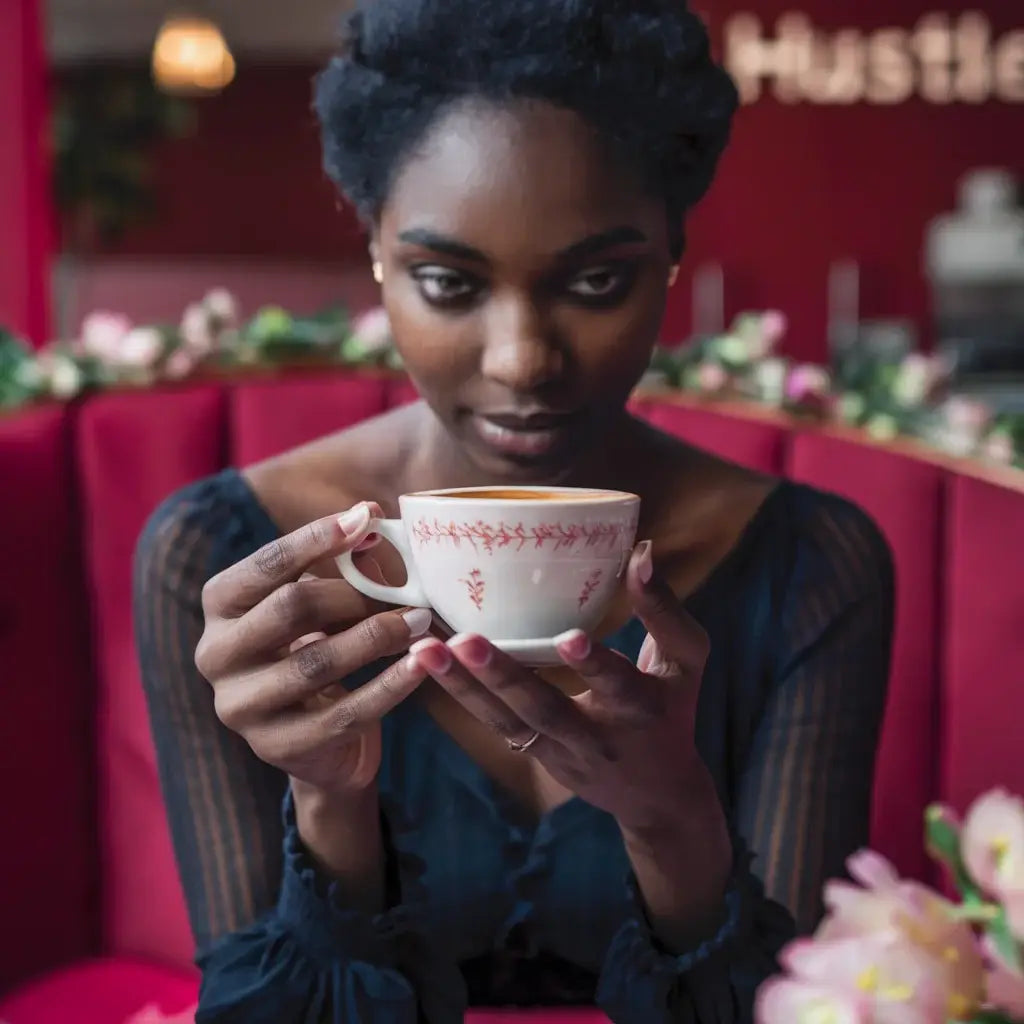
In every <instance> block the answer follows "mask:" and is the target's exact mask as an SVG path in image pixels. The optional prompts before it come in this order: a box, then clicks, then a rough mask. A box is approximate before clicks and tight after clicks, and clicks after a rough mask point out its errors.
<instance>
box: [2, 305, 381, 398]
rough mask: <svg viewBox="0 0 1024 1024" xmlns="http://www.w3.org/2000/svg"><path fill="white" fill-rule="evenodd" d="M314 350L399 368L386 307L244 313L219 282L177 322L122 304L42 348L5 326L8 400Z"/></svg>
mask: <svg viewBox="0 0 1024 1024" xmlns="http://www.w3.org/2000/svg"><path fill="white" fill-rule="evenodd" d="M310 360H314V361H316V362H317V363H328V364H330V363H336V364H338V365H341V366H383V367H388V368H391V369H395V370H398V369H401V360H400V359H399V358H398V353H397V352H396V351H395V349H394V346H393V345H392V344H391V333H390V329H389V326H388V322H387V316H386V314H385V313H384V311H383V310H381V309H375V310H371V311H370V312H368V313H366V314H364V315H363V316H362V317H359V318H358V319H357V320H355V321H354V322H350V320H349V317H348V315H347V314H346V313H345V311H344V310H340V309H328V310H325V311H323V312H321V313H318V314H316V315H314V316H308V317H299V316H293V315H292V314H291V313H289V312H288V311H287V310H284V309H282V308H280V307H279V306H267V307H265V308H263V309H261V310H260V311H259V312H258V313H257V314H256V315H255V316H254V317H253V318H252V319H250V320H248V321H245V322H243V321H242V319H241V317H240V315H239V309H238V303H237V301H236V300H235V298H234V296H232V295H231V294H230V292H227V291H225V290H224V289H222V288H219V289H215V290H213V291H211V292H209V293H208V294H207V295H206V296H205V297H204V298H203V299H202V300H201V301H200V302H195V303H192V304H191V305H190V306H188V308H187V309H186V310H185V312H184V314H183V316H182V318H181V321H180V322H179V323H177V324H166V325H157V326H150V325H142V326H138V325H134V324H133V323H132V322H131V321H130V320H129V319H128V318H127V317H126V316H123V315H122V314H120V313H109V312H95V313H90V314H89V315H88V316H87V317H86V318H85V320H84V321H83V323H82V328H81V331H80V332H79V336H78V337H77V338H75V339H73V340H72V341H59V342H53V343H52V344H50V345H47V346H46V347H44V348H43V349H41V350H40V351H38V352H33V351H32V349H31V348H30V347H29V346H28V345H27V344H26V343H25V342H23V341H21V340H20V339H18V338H16V337H14V336H13V335H12V334H10V333H9V332H6V331H3V330H2V329H0V409H3V408H17V407H19V406H23V405H27V404H29V403H31V402H35V401H39V400H42V399H47V398H50V399H60V400H68V399H72V398H75V397H76V396H78V395H79V394H82V393H83V392H86V391H93V390H98V389H103V388H111V387H131V386H135V387H150V386H152V385H155V384H158V383H160V382H162V381H182V380H186V379H188V378H190V377H194V376H196V375H198V374H200V373H202V372H204V371H230V370H232V369H241V368H244V367H257V366H281V367H287V366H292V365H295V364H298V363H302V362H303V361H310Z"/></svg>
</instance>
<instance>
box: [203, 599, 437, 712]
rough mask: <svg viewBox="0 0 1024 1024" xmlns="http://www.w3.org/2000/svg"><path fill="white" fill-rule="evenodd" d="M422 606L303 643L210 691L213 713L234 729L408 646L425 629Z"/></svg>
mask: <svg viewBox="0 0 1024 1024" xmlns="http://www.w3.org/2000/svg"><path fill="white" fill-rule="evenodd" d="M430 620H431V614H430V612H429V611H428V610H427V609H425V608H410V609H408V610H407V611H404V612H402V611H390V612H382V613H381V614H379V615H374V616H372V617H370V618H369V619H365V620H364V621H363V622H360V623H358V624H357V625H355V626H353V627H352V628H351V629H347V630H345V631H344V632H343V633H339V634H337V635H335V636H328V637H325V638H324V639H319V640H313V641H312V642H311V643H306V644H303V645H302V646H300V647H297V648H296V649H295V650H293V651H292V652H291V654H289V655H288V657H287V658H284V659H283V660H282V661H279V662H275V663H274V664H272V665H270V666H268V667H267V668H265V669H262V670H260V671H258V672H255V673H252V674H249V675H247V676H242V677H239V678H238V679H236V680H233V681H231V682H226V683H221V684H220V685H219V686H218V687H217V688H216V691H215V702H216V705H217V714H218V716H219V717H220V719H221V721H222V722H223V723H224V724H225V725H227V726H228V727H229V728H231V729H234V730H235V731H236V732H240V731H242V729H244V728H245V727H246V726H248V725H249V724H250V723H252V722H255V721H260V720H266V719H273V718H275V717H276V716H278V715H280V714H281V713H282V712H284V711H286V710H287V709H288V708H290V707H292V706H294V705H300V704H302V703H303V702H305V701H307V700H308V699H309V698H310V697H312V696H314V695H315V694H317V693H319V692H320V691H322V690H324V689H326V688H327V687H328V686H331V685H332V684H334V683H337V682H338V681H339V680H342V679H345V678H347V677H348V676H350V675H352V673H353V672H356V671H358V670H359V669H361V668H363V667H364V666H366V665H372V664H373V663H374V662H376V661H380V660H382V659H383V658H387V657H390V656H393V655H395V654H400V653H402V652H403V651H406V650H408V648H409V645H410V643H411V642H412V641H413V640H414V639H416V637H419V636H422V635H423V634H424V633H425V632H426V631H427V629H429V628H430Z"/></svg>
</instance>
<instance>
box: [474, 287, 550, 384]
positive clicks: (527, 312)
mask: <svg viewBox="0 0 1024 1024" xmlns="http://www.w3.org/2000/svg"><path fill="white" fill-rule="evenodd" d="M564 362H565V361H564V356H563V354H562V351H561V349H560V347H559V345H558V343H557V339H556V338H555V337H554V336H553V332H552V331H551V330H550V328H549V327H548V326H546V325H545V323H544V319H543V317H542V316H541V315H540V314H539V312H538V311H537V310H535V309H533V308H532V306H531V305H529V304H527V303H515V304H509V305H506V306H504V307H503V308H502V309H500V310H495V312H494V313H493V314H492V315H491V316H490V317H489V318H488V323H487V337H486V338H485V339H484V349H483V359H482V363H481V372H482V373H483V375H484V376H485V377H487V378H488V379H490V380H493V381H496V382H497V383H499V384H502V385H504V386H505V387H507V388H509V390H511V391H529V390H531V389H534V388H537V387H540V386H541V385H543V384H548V383H550V382H551V381H552V380H554V379H555V378H557V377H558V376H559V375H560V374H561V372H562V370H563V369H564Z"/></svg>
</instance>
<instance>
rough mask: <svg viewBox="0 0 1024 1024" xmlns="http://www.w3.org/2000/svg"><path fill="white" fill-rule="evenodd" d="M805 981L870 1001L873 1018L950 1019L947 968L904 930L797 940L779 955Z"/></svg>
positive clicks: (796, 976)
mask: <svg viewBox="0 0 1024 1024" xmlns="http://www.w3.org/2000/svg"><path fill="white" fill-rule="evenodd" d="M779 960H780V963H781V964H782V966H783V967H785V968H786V969H787V970H788V971H789V973H790V974H791V975H792V976H793V977H795V978H797V979H799V980H802V981H809V982H812V983H814V984H817V985H823V986H826V987H828V988H831V989H834V990H836V991H839V992H848V993H850V994H851V995H853V994H858V995H860V996H862V997H864V998H867V999H869V1000H870V1002H871V1005H872V1016H871V1017H870V1018H869V1019H870V1020H872V1021H873V1022H874V1021H880V1020H888V1019H893V1016H895V1019H897V1020H907V1021H910V1020H918V1019H920V1020H921V1021H922V1022H931V1021H942V1020H945V1019H946V1016H947V1013H948V1011H949V1007H948V1006H947V1002H948V992H947V986H946V984H945V981H944V979H943V977H942V970H941V967H940V966H939V965H938V964H937V963H936V961H935V960H933V958H932V957H931V956H930V954H929V953H928V952H927V951H926V950H924V949H922V948H921V947H919V946H916V945H914V944H913V943H910V942H907V941H906V938H905V936H904V935H901V934H900V933H899V932H898V931H896V930H892V931H885V932H876V933H874V934H872V935H864V936H856V937H854V938H849V939H834V940H831V941H821V940H817V939H810V940H803V941H797V942H794V943H791V944H790V945H789V946H788V947H787V948H786V949H785V950H783V952H782V955H781V956H780V958H779Z"/></svg>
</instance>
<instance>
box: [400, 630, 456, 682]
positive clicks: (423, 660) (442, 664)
mask: <svg viewBox="0 0 1024 1024" xmlns="http://www.w3.org/2000/svg"><path fill="white" fill-rule="evenodd" d="M409 654H410V655H411V656H412V657H414V658H415V659H416V662H417V664H419V665H421V666H422V667H423V668H425V669H426V670H427V671H428V672H429V673H430V674H431V675H435V674H436V675H444V674H445V673H446V672H447V671H448V669H450V668H451V667H452V656H451V654H450V653H449V651H448V648H447V647H445V645H444V644H443V643H441V641H440V640H435V639H434V638H433V637H430V638H429V639H427V640H420V641H419V642H418V643H415V644H413V645H412V647H410V648H409Z"/></svg>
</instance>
